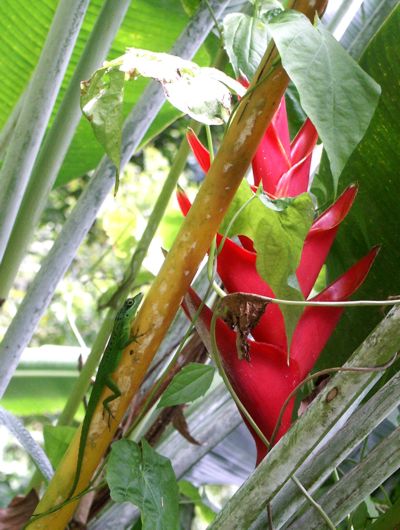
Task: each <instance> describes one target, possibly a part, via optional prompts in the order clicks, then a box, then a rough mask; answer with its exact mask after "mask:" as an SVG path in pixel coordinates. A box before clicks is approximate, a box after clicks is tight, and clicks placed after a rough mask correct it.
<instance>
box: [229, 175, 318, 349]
mask: <svg viewBox="0 0 400 530" xmlns="http://www.w3.org/2000/svg"><path fill="white" fill-rule="evenodd" d="M253 196H254V194H253V192H252V191H251V190H250V187H249V185H248V183H247V182H245V181H243V182H242V184H241V186H240V188H239V191H238V192H237V194H236V195H235V198H234V200H233V202H232V205H231V207H230V209H229V211H228V214H227V216H226V217H225V219H224V222H223V225H222V230H221V233H225V230H226V229H227V227H228V225H229V223H230V222H231V221H232V220H233V219H235V220H234V222H233V224H232V226H231V228H230V230H229V234H228V235H229V237H232V236H234V235H238V234H241V235H246V236H248V237H250V238H251V239H252V240H253V242H254V247H255V249H256V251H257V261H256V267H257V271H258V273H259V274H260V276H261V277H262V278H263V279H264V280H265V281H266V282H267V283H268V285H269V286H270V287H271V289H272V290H273V291H274V293H275V296H276V297H277V298H285V299H289V300H302V299H303V296H302V293H301V291H300V287H299V285H298V282H297V277H296V270H297V267H298V265H299V262H300V257H301V252H302V249H303V244H304V240H305V238H306V235H307V233H308V231H309V230H310V228H311V224H312V220H313V214H314V207H313V203H312V200H311V198H310V196H309V195H308V194H307V193H303V194H302V195H299V196H297V197H295V198H293V199H278V200H275V201H273V200H270V199H268V198H267V196H254V198H253V199H252V200H251V201H250V202H249V203H248V205H247V206H246V207H245V208H244V209H243V210H242V212H241V213H240V214H239V215H237V214H236V212H237V211H238V210H239V208H241V207H242V206H243V205H244V204H245V203H246V202H247V201H249V200H250V199H251V197H253ZM235 216H236V217H235ZM281 310H282V312H283V315H284V318H285V324H286V334H287V337H288V344H290V341H291V337H292V334H293V331H294V329H295V327H296V324H297V321H298V319H299V318H300V315H301V313H302V311H303V308H302V307H301V306H298V307H296V306H282V307H281Z"/></svg>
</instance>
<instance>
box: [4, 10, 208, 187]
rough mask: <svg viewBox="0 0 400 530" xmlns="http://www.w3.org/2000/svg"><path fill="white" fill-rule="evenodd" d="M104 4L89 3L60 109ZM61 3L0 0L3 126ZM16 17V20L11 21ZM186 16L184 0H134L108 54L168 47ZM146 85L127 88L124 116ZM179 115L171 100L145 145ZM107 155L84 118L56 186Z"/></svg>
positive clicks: (201, 59)
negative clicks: (181, 0)
mask: <svg viewBox="0 0 400 530" xmlns="http://www.w3.org/2000/svg"><path fill="white" fill-rule="evenodd" d="M103 3H104V2H103V0H91V2H90V4H89V7H88V10H87V14H86V17H85V20H84V22H83V25H82V29H81V31H80V33H79V37H78V40H77V44H76V46H75V49H74V52H73V54H72V58H71V62H70V65H69V66H68V69H67V72H66V75H65V79H64V81H63V84H62V87H61V91H60V94H59V97H58V100H57V105H56V109H55V111H57V108H58V105H59V103H60V100H61V97H62V96H63V94H64V91H65V89H66V86H67V85H68V83H69V81H70V78H71V76H72V73H73V71H74V69H75V66H76V64H77V62H78V60H79V57H80V55H81V53H82V50H83V47H84V46H85V43H86V41H87V39H88V36H89V34H90V32H91V31H92V28H93V25H94V23H95V20H96V18H97V16H98V14H99V12H100V9H101V7H102V5H103ZM57 4H58V0H41V1H40V2H39V3H38V2H31V1H30V0H18V1H15V2H14V1H10V0H7V1H4V2H0V54H1V62H0V76H1V79H2V80H3V81H2V90H1V99H0V128H1V127H2V126H3V125H4V123H5V122H6V121H7V118H8V117H9V115H10V113H11V112H12V110H13V108H14V106H15V105H16V103H17V101H18V99H19V97H20V96H21V95H22V94H23V92H24V90H25V89H26V86H27V83H28V82H29V79H30V76H31V74H32V72H33V70H34V68H35V66H36V63H37V61H38V58H39V56H40V52H41V50H42V47H43V44H44V41H45V38H46V36H47V33H48V30H49V28H50V25H51V22H52V18H53V16H54V12H55V9H56V7H57ZM11 20H12V23H10V21H11ZM166 20H167V21H168V24H166V23H165V21H166ZM33 21H34V24H33V23H32V22H33ZM187 21H188V17H187V15H186V14H185V12H184V11H183V9H182V5H181V2H180V0H169V1H168V2H160V1H159V0H135V1H134V2H132V3H131V5H130V7H129V9H128V11H127V14H126V16H125V19H124V22H123V24H122V26H121V28H120V31H119V32H118V34H117V36H116V38H115V40H114V43H113V45H112V48H111V50H110V52H109V55H108V59H114V58H115V57H118V56H120V55H121V54H123V53H124V51H125V50H126V48H127V47H129V46H137V47H142V48H148V49H151V50H154V51H158V52H159V51H168V50H169V49H170V48H171V46H172V45H173V44H174V42H175V40H176V39H177V37H178V36H179V34H180V33H181V31H182V30H183V28H184V26H185V25H186V23H187ZM216 42H217V39H216V37H215V36H214V35H211V36H210V37H209V38H208V40H207V45H205V46H203V47H202V48H201V49H200V51H199V52H198V54H197V55H196V58H195V60H196V62H197V63H198V64H200V65H209V64H210V62H211V60H212V57H213V56H214V54H215V51H216V47H217V45H216ZM146 84H147V82H146V81H145V80H138V81H137V82H136V83H135V84H134V85H133V84H132V86H131V87H129V88H128V89H127V90H126V93H125V100H124V105H123V115H124V117H125V116H127V114H128V113H129V112H130V111H131V109H132V107H133V106H134V104H135V103H136V101H137V100H138V98H139V97H140V95H141V93H142V92H143V90H144V87H145V86H146ZM53 115H54V114H53ZM179 116H181V112H179V111H177V110H176V109H175V108H173V107H172V106H171V105H169V104H167V105H164V106H163V108H162V109H161V111H160V112H159V114H158V116H157V118H156V120H155V122H154V123H153V124H152V126H151V128H150V129H149V131H148V133H147V134H146V136H145V138H144V139H143V142H142V145H143V144H145V143H147V142H148V141H149V139H151V138H153V137H154V136H155V135H157V134H158V133H159V132H160V131H161V130H163V129H164V128H165V127H166V126H167V125H169V124H170V123H171V122H173V121H174V120H176V119H177V118H178V117H179ZM103 154H104V150H103V148H102V147H101V146H100V145H99V143H98V141H97V140H96V138H95V137H94V135H93V132H92V130H91V127H90V125H89V123H88V122H87V120H86V119H84V118H82V120H81V121H80V123H79V125H78V128H77V131H76V134H75V136H74V138H73V140H72V143H71V146H70V148H69V151H68V153H67V155H66V157H65V160H64V163H63V166H62V168H61V170H60V173H59V175H58V178H57V182H56V186H58V185H61V184H65V183H66V182H68V181H69V180H71V179H73V178H75V177H78V176H81V175H83V174H84V173H86V172H88V171H89V170H92V169H94V168H95V167H96V166H97V164H98V162H99V161H100V159H101V157H102V156H103Z"/></svg>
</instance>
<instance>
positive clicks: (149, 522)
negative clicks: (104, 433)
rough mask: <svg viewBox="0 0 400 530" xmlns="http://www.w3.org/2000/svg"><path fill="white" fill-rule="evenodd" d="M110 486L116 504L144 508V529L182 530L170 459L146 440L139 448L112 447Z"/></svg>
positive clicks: (124, 444) (126, 444)
mask: <svg viewBox="0 0 400 530" xmlns="http://www.w3.org/2000/svg"><path fill="white" fill-rule="evenodd" d="M107 483H108V485H109V487H110V495H111V498H112V499H113V501H115V502H131V503H132V504H134V505H135V506H137V507H138V508H139V509H140V512H141V519H142V528H143V530H178V528H179V522H178V521H179V493H178V485H177V482H176V478H175V473H174V470H173V469H172V465H171V462H170V460H169V459H168V458H165V457H164V456H161V455H159V454H158V453H157V452H156V451H154V449H152V447H150V445H149V444H148V443H147V442H146V441H145V440H143V441H142V443H141V445H140V446H139V445H138V444H137V443H135V442H132V441H131V440H120V441H118V442H115V443H113V445H112V446H111V455H110V458H109V462H108V466H107Z"/></svg>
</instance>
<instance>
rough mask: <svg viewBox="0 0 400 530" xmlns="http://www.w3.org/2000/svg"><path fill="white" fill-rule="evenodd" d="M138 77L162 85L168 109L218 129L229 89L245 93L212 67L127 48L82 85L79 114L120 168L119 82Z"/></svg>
mask: <svg viewBox="0 0 400 530" xmlns="http://www.w3.org/2000/svg"><path fill="white" fill-rule="evenodd" d="M139 76H141V77H145V78H152V79H155V80H156V81H158V82H159V83H161V85H162V87H163V89H164V92H165V96H166V98H167V99H168V101H169V102H170V103H171V104H172V105H174V106H175V107H176V108H177V109H179V110H180V111H181V112H184V113H185V114H188V115H189V116H190V117H192V118H194V119H195V120H198V121H200V122H201V123H205V124H208V125H221V124H222V123H224V121H227V120H228V118H229V115H230V112H231V107H232V98H231V91H234V92H235V93H236V94H238V95H243V94H244V92H245V89H244V88H243V86H242V85H241V84H240V83H238V82H237V81H235V80H234V79H231V78H230V77H229V76H227V75H226V74H224V73H223V72H221V71H220V70H217V69H216V68H206V67H203V68H202V67H200V66H198V65H197V64H195V63H193V62H192V61H186V60H184V59H181V58H180V57H177V56H176V55H169V54H167V53H154V52H151V51H149V50H141V49H137V48H130V49H129V50H128V51H127V52H126V53H125V54H124V55H122V56H121V57H118V58H117V59H115V60H113V61H110V62H108V63H106V65H105V66H104V67H103V68H100V69H99V70H97V71H96V72H95V73H94V74H93V76H92V77H91V79H90V80H89V81H85V83H84V84H83V91H82V96H81V102H82V111H83V113H84V115H85V116H86V118H87V119H88V120H89V122H90V124H91V125H92V127H93V130H94V132H95V134H96V137H97V139H98V140H99V141H100V142H101V144H102V145H103V147H104V149H105V151H106V153H107V154H108V156H109V157H110V158H111V159H112V161H113V162H114V163H115V165H116V166H117V168H119V164H120V149H121V134H122V120H121V105H122V99H123V91H124V80H126V81H127V80H130V79H137V78H138V77H139Z"/></svg>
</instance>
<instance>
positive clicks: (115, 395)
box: [103, 378, 121, 429]
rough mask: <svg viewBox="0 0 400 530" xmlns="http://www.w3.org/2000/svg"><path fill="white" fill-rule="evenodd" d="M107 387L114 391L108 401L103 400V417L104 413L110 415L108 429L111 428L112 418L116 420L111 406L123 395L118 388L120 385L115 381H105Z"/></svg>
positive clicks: (107, 398)
mask: <svg viewBox="0 0 400 530" xmlns="http://www.w3.org/2000/svg"><path fill="white" fill-rule="evenodd" d="M105 386H106V387H107V388H109V389H110V390H111V391H112V394H111V395H110V396H108V397H106V399H104V400H103V417H104V413H105V412H107V414H108V428H109V429H110V427H111V418H112V419H114V414H113V413H112V411H111V409H110V406H109V404H110V403H111V402H112V401H114V400H115V399H117V398H119V397H120V395H121V391H120V389H119V387H118V385H117V384H116V383H115V381H113V380H112V379H111V378H109V379H107V380H106V381H105Z"/></svg>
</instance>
